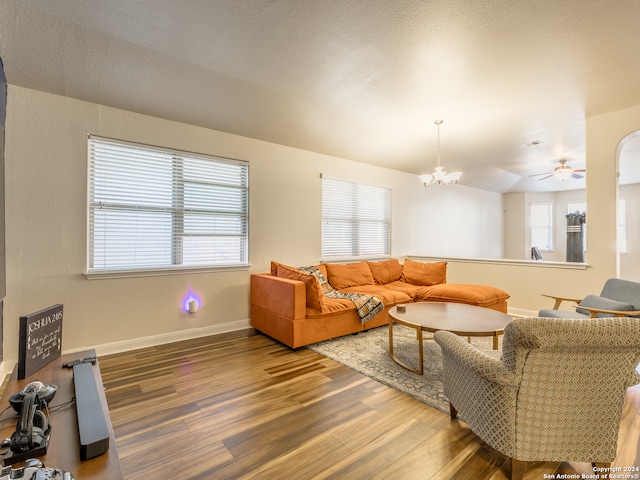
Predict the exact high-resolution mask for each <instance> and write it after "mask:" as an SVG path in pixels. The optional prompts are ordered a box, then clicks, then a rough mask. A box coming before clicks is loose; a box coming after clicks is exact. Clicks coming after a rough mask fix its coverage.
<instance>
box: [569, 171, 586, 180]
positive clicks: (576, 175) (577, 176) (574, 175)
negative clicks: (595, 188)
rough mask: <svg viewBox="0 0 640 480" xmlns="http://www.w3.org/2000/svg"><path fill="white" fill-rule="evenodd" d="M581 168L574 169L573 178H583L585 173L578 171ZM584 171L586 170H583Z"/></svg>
mask: <svg viewBox="0 0 640 480" xmlns="http://www.w3.org/2000/svg"><path fill="white" fill-rule="evenodd" d="M579 171H580V170H574V171H573V173H572V174H571V177H572V178H583V177H584V175H578V174H577V173H576V172H579ZM583 171H584V170H583Z"/></svg>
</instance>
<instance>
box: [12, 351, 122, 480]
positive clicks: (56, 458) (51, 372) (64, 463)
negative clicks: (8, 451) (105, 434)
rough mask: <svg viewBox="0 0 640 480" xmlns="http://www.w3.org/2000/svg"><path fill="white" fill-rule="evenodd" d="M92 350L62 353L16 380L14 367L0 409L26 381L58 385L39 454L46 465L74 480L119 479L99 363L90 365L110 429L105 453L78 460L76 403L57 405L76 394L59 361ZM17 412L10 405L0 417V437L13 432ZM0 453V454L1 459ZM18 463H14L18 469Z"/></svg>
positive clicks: (68, 372)
mask: <svg viewBox="0 0 640 480" xmlns="http://www.w3.org/2000/svg"><path fill="white" fill-rule="evenodd" d="M95 355H96V352H95V350H87V351H85V352H78V353H73V354H67V355H62V356H61V357H60V358H57V359H56V360H54V361H53V362H51V363H49V364H48V365H45V366H44V367H43V368H41V369H40V370H38V371H37V372H35V373H34V374H33V375H31V376H30V377H28V378H25V379H23V380H18V368H17V366H16V368H14V370H13V373H12V375H11V377H10V378H9V381H8V383H7V385H6V387H5V389H4V391H3V392H2V397H0V410H2V409H4V408H5V407H7V406H9V397H10V396H11V395H13V394H14V393H16V392H19V391H21V390H22V389H23V388H24V387H25V386H26V385H27V384H28V383H30V382H33V381H36V380H38V381H40V382H43V383H45V384H53V385H56V386H57V387H58V391H57V392H56V395H55V397H54V398H53V400H52V401H51V410H53V411H52V412H50V417H49V420H50V423H51V440H50V442H49V446H48V448H47V453H46V455H43V456H42V457H38V458H39V459H40V460H42V461H43V462H44V464H45V465H46V466H47V467H56V468H60V469H62V470H64V471H68V472H71V473H72V474H73V475H74V476H75V477H76V478H77V479H83V478H91V479H92V480H99V479H104V480H118V479H121V478H122V470H121V468H120V460H119V458H118V451H117V449H116V441H115V437H114V435H113V428H112V427H111V420H110V417H109V409H108V405H107V400H106V398H105V395H104V386H103V385H102V378H101V377H100V367H99V366H98V362H96V363H94V364H93V365H92V368H93V369H94V373H95V379H96V386H97V388H98V394H99V396H100V403H101V404H102V411H103V413H104V415H105V418H106V420H107V427H108V430H109V450H107V452H106V453H104V454H102V455H100V456H98V457H94V458H91V459H89V460H84V461H83V460H80V438H79V433H78V417H77V414H76V405H75V403H71V404H69V405H67V406H64V407H62V408H60V409H56V407H57V406H58V405H61V404H65V403H67V402H69V401H70V400H71V399H72V398H73V397H74V395H75V392H74V383H73V368H63V367H62V364H63V363H65V362H68V361H71V360H75V359H77V358H87V357H90V356H95ZM19 416H20V414H19V413H17V412H16V411H15V410H14V409H13V408H11V407H10V408H9V409H7V410H6V411H4V412H3V414H2V416H0V439H2V438H7V437H11V434H12V433H13V432H14V431H15V428H16V423H17V422H18V418H19ZM1 458H2V456H0V459H1ZM19 465H21V464H16V465H15V466H14V467H13V468H17V467H18V466H19Z"/></svg>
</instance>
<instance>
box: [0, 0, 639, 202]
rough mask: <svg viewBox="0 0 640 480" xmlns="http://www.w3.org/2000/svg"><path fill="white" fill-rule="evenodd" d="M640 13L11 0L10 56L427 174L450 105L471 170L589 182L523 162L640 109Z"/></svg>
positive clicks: (86, 92)
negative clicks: (597, 122)
mask: <svg viewBox="0 0 640 480" xmlns="http://www.w3.org/2000/svg"><path fill="white" fill-rule="evenodd" d="M639 26H640V1H637V0H608V1H604V0H561V1H558V0H553V1H551V0H548V1H537V2H536V1H533V2H524V1H511V0H478V1H470V0H397V1H390V0H368V1H367V0H316V1H314V0H181V1H176V0H135V1H132V0H93V1H89V2H88V1H86V0H2V1H1V2H0V57H2V60H3V62H4V68H5V74H6V77H7V82H8V83H10V84H14V85H20V86H24V87H28V88H33V89H38V90H43V91H47V92H52V93H55V94H60V95H66V96H69V97H74V98H79V99H83V100H88V101H92V102H96V103H100V104H104V105H109V106H113V107H116V108H121V109H126V110H133V111H137V112H141V113H145V114H149V115H154V116H159V117H163V118H168V119H173V120H177V121H181V122H186V123H190V124H194V125H200V126H204V127H208V128H212V129H216V130H220V131H225V132H231V133H235V134H239V135H243V136H247V137H252V138H258V139H262V140H266V141H270V142H275V143H279V144H283V145H290V146H293V147H298V148H303V149H306V150H311V151H316V152H321V153H325V154H329V155H334V156H338V157H343V158H348V159H352V160H356V161H360V162H366V163H370V164H374V165H382V166H385V167H390V168H394V169H398V170H403V171H407V172H412V173H416V174H420V173H427V172H431V171H432V170H433V167H434V165H435V161H436V137H437V130H436V127H435V125H434V124H433V122H434V121H435V120H437V119H442V120H444V123H443V124H442V126H441V142H442V146H441V156H442V164H443V166H444V167H445V169H446V170H448V171H452V170H462V171H464V175H463V176H462V180H461V183H462V184H465V185H469V186H473V187H477V188H482V189H487V190H494V191H499V192H506V191H524V190H527V191H533V190H541V189H542V190H558V189H570V188H584V181H583V180H582V181H576V180H572V181H567V182H565V183H564V184H561V183H560V182H558V181H557V180H555V179H554V178H549V179H547V180H543V181H538V180H537V179H538V178H540V177H534V178H529V177H528V175H531V174H537V173H542V172H545V171H551V170H552V169H553V167H554V166H557V162H558V160H559V159H560V158H566V159H567V160H568V161H567V163H568V164H569V165H571V166H572V167H573V168H576V169H578V168H585V162H584V157H585V131H584V130H585V116H588V115H594V114H600V113H604V112H608V111H613V110H619V109H623V108H626V107H629V106H635V105H640V28H639ZM534 140H539V141H541V142H542V145H540V146H537V147H524V146H522V145H523V144H526V143H529V142H531V141H534ZM636 143H638V144H640V141H638V142H636ZM628 151H635V157H634V160H635V163H638V164H640V147H638V146H637V145H636V146H634V147H630V149H629V150H628ZM630 163H633V162H629V164H630ZM624 170H629V171H630V170H631V169H626V168H625V169H624ZM623 173H624V172H623ZM633 181H634V182H635V181H639V180H633Z"/></svg>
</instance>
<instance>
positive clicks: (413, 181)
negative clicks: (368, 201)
mask: <svg viewBox="0 0 640 480" xmlns="http://www.w3.org/2000/svg"><path fill="white" fill-rule="evenodd" d="M17 3H19V2H7V3H4V2H3V6H0V14H1V15H2V16H3V26H7V27H8V28H7V29H4V31H5V32H10V33H5V34H2V33H0V40H1V41H0V57H1V58H2V60H3V61H4V62H5V64H4V67H5V72H6V76H7V112H6V122H5V131H6V138H5V145H4V149H5V179H6V185H5V209H6V213H5V232H6V242H5V243H6V272H7V295H6V298H5V300H4V312H3V318H4V321H3V326H2V340H3V356H2V362H3V363H2V365H3V368H4V372H5V373H10V372H11V370H12V369H13V366H14V365H15V363H16V361H17V358H18V337H19V332H18V321H17V319H18V318H19V317H20V316H21V315H24V314H26V313H29V312H32V311H36V310H39V309H41V308H44V307H46V306H48V305H51V304H56V303H61V304H63V305H64V340H63V350H64V351H65V352H76V351H81V350H84V349H86V348H95V349H96V350H97V352H98V354H99V355H108V354H110V353H115V352H122V351H127V350H133V349H135V348H141V347H145V346H149V345H155V344H162V343H167V342H170V341H178V340H183V339H190V338H196V337H201V336H206V335H211V334H218V333H225V332H231V331H237V330H242V329H246V328H248V327H249V317H250V315H249V277H250V274H252V273H260V272H266V271H268V270H269V265H270V262H271V261H272V260H277V261H281V262H284V263H287V264H289V265H295V266H302V265H311V264H317V263H319V262H320V261H321V260H322V258H321V250H322V249H321V242H322V233H321V232H322V212H321V202H322V180H321V175H324V176H329V177H334V178H341V179H346V180H349V181H354V182H358V183H365V184H373V185H383V186H386V187H389V188H391V190H392V230H391V237H392V242H391V256H392V257H398V258H404V257H412V258H415V259H419V260H424V261H431V260H441V259H445V260H446V261H447V262H448V271H447V275H448V276H447V280H448V281H449V282H451V283H480V284H491V285H493V286H496V287H499V288H502V289H504V290H506V291H507V292H508V293H509V294H510V295H511V297H510V299H509V307H510V310H512V311H513V312H514V313H523V312H524V313H530V312H537V311H538V310H539V309H541V308H546V307H548V306H549V305H548V303H547V302H545V300H544V298H542V297H541V296H540V294H541V293H558V294H567V295H578V296H579V295H585V294H587V293H597V292H599V291H600V289H601V288H602V285H603V283H604V281H605V280H606V279H607V278H610V277H617V276H619V275H620V255H619V252H618V250H617V234H616V232H617V223H616V216H615V215H613V214H612V212H615V211H616V209H617V207H616V205H617V199H618V196H619V189H620V188H619V186H618V181H617V172H618V155H619V151H620V148H621V147H620V146H621V142H623V143H624V141H625V139H627V140H628V139H631V138H632V137H633V136H634V135H637V133H638V132H640V101H638V99H637V98H631V99H630V100H629V102H625V101H619V102H618V103H617V104H618V105H619V107H618V108H613V109H611V110H608V111H605V112H599V113H597V114H591V113H590V112H589V111H585V116H584V130H585V132H586V136H585V146H584V147H585V153H586V155H585V165H586V169H587V170H588V175H587V176H586V191H585V193H584V197H585V200H584V201H586V203H587V205H588V229H587V248H588V252H587V259H586V263H585V264H576V265H572V264H567V263H564V262H558V263H554V262H531V261H528V259H526V258H524V254H525V252H527V246H526V245H522V246H521V248H522V253H523V257H521V258H517V259H515V260H513V259H512V260H511V261H510V260H505V259H502V258H496V257H497V256H498V255H496V251H504V250H505V249H508V245H509V243H508V241H507V240H506V239H505V238H506V236H507V234H508V233H509V232H508V230H509V229H508V227H506V226H505V225H506V224H505V216H504V214H505V212H504V208H505V199H504V196H503V195H502V194H499V193H496V192H491V191H486V190H481V189H477V188H472V187H468V186H465V185H464V184H460V185H456V186H449V187H447V188H445V187H438V186H434V187H429V188H425V187H424V186H423V184H422V183H421V182H420V181H419V179H418V177H417V175H416V174H415V173H413V172H407V171H402V170H400V169H394V168H388V167H383V166H378V165H372V164H367V163H362V162H358V161H354V160H350V159H348V158H342V157H340V156H335V155H329V154H324V153H317V152H315V151H312V150H306V149H303V148H297V147H293V146H287V145H284V144H277V143H274V142H270V141H265V140H259V139H255V138H250V137H249V136H246V135H237V134H233V133H226V132H225V131H223V130H224V129H223V128H220V129H211V128H205V127H202V126H198V125H197V124H196V122H195V121H191V120H190V119H184V120H183V121H180V120H177V119H175V118H171V115H169V114H167V117H168V118H161V117H160V116H152V115H146V114H143V113H138V112H137V107H138V105H137V104H135V103H132V104H129V105H119V106H107V105H104V104H102V103H100V102H99V101H97V100H95V101H90V100H85V99H82V97H83V96H84V94H83V93H82V92H81V94H78V95H76V96H77V97H78V98H72V97H73V96H74V95H72V94H68V93H67V92H66V91H64V90H62V91H57V92H53V93H52V92H47V91H43V90H41V89H39V88H38V86H39V81H38V79H37V78H34V79H33V83H32V85H31V86H28V87H27V86H23V85H16V84H13V83H12V77H11V74H12V69H13V68H14V67H13V65H12V64H11V63H9V62H7V58H8V57H9V52H7V51H5V49H7V48H10V47H11V46H12V41H10V39H9V37H10V35H14V34H15V35H16V36H17V38H19V39H24V37H26V36H29V35H27V34H18V33H17V32H18V31H19V30H20V25H19V22H16V21H9V20H8V19H7V17H14V18H15V17H16V15H15V11H17V10H19V9H18V7H17V6H16V4H17ZM74 40H77V39H60V41H61V42H63V43H64V42H73V41H74ZM34 41H35V40H34ZM78 41H80V40H78ZM107 55H108V52H105V56H107ZM143 58H144V55H142V54H141V55H140V56H139V57H132V59H125V60H123V64H127V62H128V61H132V62H133V63H135V61H134V60H140V59H143ZM58 60H61V61H62V62H63V61H64V59H59V58H55V57H53V60H52V62H57V61H58ZM119 66H121V65H119ZM179 67H180V64H178V65H176V68H179ZM46 68H47V67H46V65H45V66H42V69H43V70H46ZM103 68H105V69H106V68H109V67H108V66H105V67H103ZM132 71H134V72H135V69H132ZM73 75H81V72H73ZM131 75H132V76H134V77H135V78H133V79H132V80H131V81H132V82H135V83H144V82H154V81H156V80H155V79H151V78H138V77H137V76H136V74H135V73H132V74H131ZM170 75H172V79H173V80H174V81H175V84H174V86H181V87H182V88H185V89H188V88H189V87H188V82H189V80H190V79H188V78H184V77H183V76H182V75H181V74H180V73H170ZM43 76H45V73H44V72H43ZM193 81H194V82H199V81H200V80H199V79H197V78H196V79H194V80H193ZM96 87H97V86H96ZM609 88H613V87H612V86H609ZM74 93H75V92H74ZM192 101H194V102H197V99H195V100H192ZM308 113H309V118H303V119H302V120H301V119H300V117H304V115H303V114H300V115H294V114H291V117H288V116H287V117H286V118H284V119H283V120H281V121H276V120H274V127H273V128H274V129H277V128H282V129H286V128H287V124H288V123H293V122H294V121H296V120H299V121H305V122H308V123H310V124H313V116H314V112H308ZM230 116H231V114H230ZM284 116H285V115H284V114H283V117H284ZM292 118H293V120H292ZM432 120H435V118H427V119H421V122H422V123H423V125H426V127H424V129H425V130H428V129H429V128H431V127H432V125H431V122H432ZM446 120H447V119H445V124H444V126H445V127H446V126H447V125H448V122H447V121H446ZM312 126H313V125H312ZM430 133H431V134H433V133H434V132H433V131H430ZM88 134H90V135H98V136H100V137H106V138H113V139H118V140H124V141H130V142H135V143H140V144H146V145H154V146H163V147H167V148H172V149H177V150H184V151H189V152H197V153H202V154H210V155H215V156H219V157H225V158H233V159H239V160H243V161H247V162H249V165H250V167H249V172H250V182H249V184H250V204H249V212H250V217H249V218H250V224H249V232H250V233H249V261H248V263H247V265H246V266H242V267H240V268H233V269H225V268H219V269H211V270H205V271H198V272H189V273H186V274H178V275H162V276H149V275H132V276H126V277H122V278H92V279H88V278H87V276H85V273H86V270H87V135H88ZM442 141H443V145H446V142H447V141H448V140H447V136H446V130H445V129H443V135H442ZM388 155H389V156H391V155H392V152H391V151H390V152H388ZM434 156H435V150H433V151H432V150H430V151H428V152H425V155H424V158H425V162H426V167H428V168H429V169H430V168H431V167H432V165H431V164H432V159H433V158H434ZM443 161H444V162H446V161H447V160H446V157H445V156H444V155H443ZM624 188H628V187H624ZM629 188H631V187H629ZM629 198H632V196H629ZM635 198H636V199H637V195H636V197H635ZM636 202H637V200H636ZM637 208H638V205H637V203H636V205H635V206H633V205H628V212H634V211H637ZM635 228H636V230H635V231H636V232H637V226H636V227H635ZM470 231H471V232H474V234H470V233H469V232H470ZM638 238H640V236H639V235H629V237H628V241H629V244H628V248H629V250H630V251H631V250H632V249H633V248H637V246H638V244H637V242H638ZM632 242H636V243H632ZM190 292H193V293H195V294H196V295H197V296H198V297H199V299H200V308H199V312H198V314H197V315H196V316H190V315H189V314H188V312H185V311H184V308H183V303H184V299H185V297H186V296H187V295H188V294H189V293H190Z"/></svg>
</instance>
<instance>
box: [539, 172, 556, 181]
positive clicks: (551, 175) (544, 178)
mask: <svg viewBox="0 0 640 480" xmlns="http://www.w3.org/2000/svg"><path fill="white" fill-rule="evenodd" d="M541 175H544V173H542V174H541ZM549 177H553V173H550V174H549V175H547V176H546V177H542V178H539V179H538V181H540V180H546V179H547V178H549Z"/></svg>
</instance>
